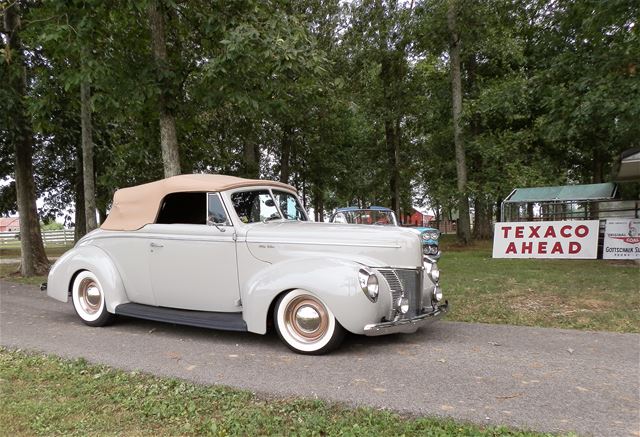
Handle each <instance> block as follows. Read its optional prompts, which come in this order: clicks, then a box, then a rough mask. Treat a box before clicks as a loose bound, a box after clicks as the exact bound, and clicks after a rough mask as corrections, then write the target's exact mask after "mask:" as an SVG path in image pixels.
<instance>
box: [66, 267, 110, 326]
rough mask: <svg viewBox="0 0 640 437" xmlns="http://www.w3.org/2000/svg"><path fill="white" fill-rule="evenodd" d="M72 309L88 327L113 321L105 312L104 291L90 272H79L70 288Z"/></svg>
mask: <svg viewBox="0 0 640 437" xmlns="http://www.w3.org/2000/svg"><path fill="white" fill-rule="evenodd" d="M71 297H72V300H73V308H74V309H75V310H76V314H78V316H79V317H80V319H82V321H83V322H84V323H85V324H87V325H89V326H104V325H106V324H108V323H110V322H111V321H112V320H113V317H114V316H113V314H111V313H109V312H108V311H107V305H106V302H105V297H104V291H103V290H102V286H101V285H100V281H98V278H97V277H96V275H94V274H93V273H92V272H90V271H88V270H85V271H83V272H80V273H79V274H78V276H76V278H75V280H74V281H73V286H72V288H71Z"/></svg>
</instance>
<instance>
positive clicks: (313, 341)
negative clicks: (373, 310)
mask: <svg viewBox="0 0 640 437" xmlns="http://www.w3.org/2000/svg"><path fill="white" fill-rule="evenodd" d="M273 318H274V320H275V325H276V331H277V332H278V336H279V337H280V339H281V340H282V341H283V342H284V343H285V344H286V345H287V346H288V347H289V349H291V350H292V351H294V352H297V353H299V354H306V355H320V354H324V353H327V352H329V351H330V350H332V349H334V348H335V347H337V346H339V345H340V343H341V342H342V339H343V338H344V334H345V332H344V328H343V327H342V326H341V325H340V323H338V321H337V320H336V318H335V316H334V315H333V313H332V312H331V310H330V309H329V308H328V307H327V306H326V305H325V304H324V303H323V302H322V301H321V300H320V299H319V298H317V297H315V296H313V295H312V294H310V293H308V292H306V291H304V290H293V291H290V292H289V293H287V294H285V295H283V296H281V297H280V298H279V299H278V302H277V303H276V306H275V309H274V317H273Z"/></svg>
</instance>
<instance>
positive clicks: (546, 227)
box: [493, 220, 599, 259]
mask: <svg viewBox="0 0 640 437" xmlns="http://www.w3.org/2000/svg"><path fill="white" fill-rule="evenodd" d="M598 227H599V222H598V220H572V221H557V222H498V223H496V224H495V229H494V234H493V257H494V258H576V259H595V258H596V256H597V255H598Z"/></svg>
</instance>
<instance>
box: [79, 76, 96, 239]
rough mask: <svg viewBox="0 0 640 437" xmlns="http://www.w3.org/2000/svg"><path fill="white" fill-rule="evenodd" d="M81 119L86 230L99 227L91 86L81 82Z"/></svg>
mask: <svg viewBox="0 0 640 437" xmlns="http://www.w3.org/2000/svg"><path fill="white" fill-rule="evenodd" d="M80 119H81V125H82V177H83V186H84V215H85V224H86V231H87V232H91V231H93V230H94V229H96V228H97V227H98V223H97V221H96V184H95V176H94V170H93V127H92V125H91V86H90V85H89V82H87V81H86V80H84V81H82V83H81V84H80Z"/></svg>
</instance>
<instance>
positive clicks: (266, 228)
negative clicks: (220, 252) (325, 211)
mask: <svg viewBox="0 0 640 437" xmlns="http://www.w3.org/2000/svg"><path fill="white" fill-rule="evenodd" d="M248 228H249V229H248V231H247V233H246V244H247V246H248V248H249V250H250V252H251V253H252V254H253V256H255V257H256V258H258V259H260V260H262V261H266V262H270V263H275V262H279V261H282V260H286V259H290V258H294V257H295V258H300V257H326V256H328V255H329V256H332V257H336V258H342V259H346V260H351V261H356V262H359V263H361V264H365V265H368V266H370V267H396V268H417V267H420V266H421V265H422V249H421V246H422V243H421V240H420V237H419V233H417V232H415V231H413V230H410V229H403V228H400V227H392V226H369V225H349V224H337V223H316V222H294V221H278V222H268V223H255V224H252V225H250V226H249V227H248Z"/></svg>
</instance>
